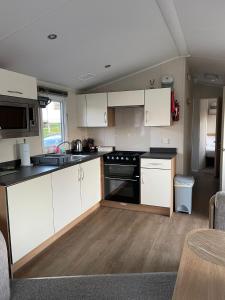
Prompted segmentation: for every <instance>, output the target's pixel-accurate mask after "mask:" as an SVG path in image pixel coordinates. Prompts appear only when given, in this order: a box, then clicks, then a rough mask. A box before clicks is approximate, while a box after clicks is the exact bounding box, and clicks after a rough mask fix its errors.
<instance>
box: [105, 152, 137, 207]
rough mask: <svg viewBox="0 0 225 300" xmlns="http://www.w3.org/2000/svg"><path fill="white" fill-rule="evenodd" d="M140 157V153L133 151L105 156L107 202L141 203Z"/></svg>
mask: <svg viewBox="0 0 225 300" xmlns="http://www.w3.org/2000/svg"><path fill="white" fill-rule="evenodd" d="M141 153H142V152H141ZM139 156H140V152H138V153H137V152H131V151H119V152H112V153H110V154H106V155H105V156H104V177H105V200H111V201H117V202H125V203H134V204H139V203H140V164H139Z"/></svg>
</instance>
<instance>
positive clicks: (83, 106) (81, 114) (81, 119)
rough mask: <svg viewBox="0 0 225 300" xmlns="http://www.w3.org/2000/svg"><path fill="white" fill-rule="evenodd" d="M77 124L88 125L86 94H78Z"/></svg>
mask: <svg viewBox="0 0 225 300" xmlns="http://www.w3.org/2000/svg"><path fill="white" fill-rule="evenodd" d="M76 102H77V120H76V121H77V126H78V127H86V126H87V102H86V96H85V95H77V96H76Z"/></svg>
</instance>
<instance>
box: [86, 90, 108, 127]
mask: <svg viewBox="0 0 225 300" xmlns="http://www.w3.org/2000/svg"><path fill="white" fill-rule="evenodd" d="M86 101H87V127H107V126H108V109H107V107H108V99H107V93H97V94H87V95H86Z"/></svg>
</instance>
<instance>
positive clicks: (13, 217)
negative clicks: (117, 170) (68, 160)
mask: <svg viewBox="0 0 225 300" xmlns="http://www.w3.org/2000/svg"><path fill="white" fill-rule="evenodd" d="M100 170H101V164H100V158H97V159H93V160H90V161H88V162H84V163H82V164H79V165H75V166H71V167H68V168H65V169H61V170H59V171H56V172H53V173H52V174H48V175H44V176H40V177H38V178H35V179H30V180H27V181H25V182H22V183H18V184H15V185H12V186H10V187H7V198H8V215H9V227H10V238H11V250H12V263H13V264H14V263H16V262H17V261H18V260H19V259H20V258H22V257H23V256H25V255H26V254H28V253H29V252H30V251H32V250H33V249H34V248H36V247H38V246H39V245H40V244H41V243H43V242H44V241H46V240H47V239H48V238H50V237H51V236H53V235H54V233H55V232H57V231H59V230H60V229H62V228H63V227H65V226H66V225H67V224H69V223H70V222H72V221H73V220H75V219H76V218H77V217H79V216H80V215H81V214H82V213H84V212H85V211H86V210H88V209H89V208H91V207H92V206H93V205H94V204H96V203H97V202H99V201H100V200H101V173H100Z"/></svg>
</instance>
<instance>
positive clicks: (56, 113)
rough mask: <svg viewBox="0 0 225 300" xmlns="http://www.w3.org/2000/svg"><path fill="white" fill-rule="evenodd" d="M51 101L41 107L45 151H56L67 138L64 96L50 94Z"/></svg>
mask: <svg viewBox="0 0 225 300" xmlns="http://www.w3.org/2000/svg"><path fill="white" fill-rule="evenodd" d="M50 99H51V101H52V102H51V103H50V104H49V105H47V106H46V108H42V109H41V114H42V126H41V127H42V145H43V151H44V152H54V150H55V147H56V146H57V145H58V144H59V143H61V142H62V141H64V140H65V123H64V120H65V118H64V98H62V97H57V96H50Z"/></svg>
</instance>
